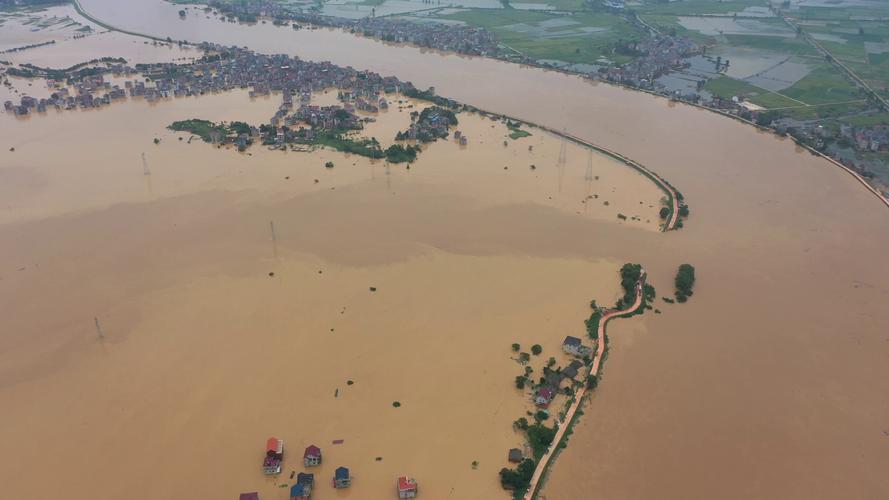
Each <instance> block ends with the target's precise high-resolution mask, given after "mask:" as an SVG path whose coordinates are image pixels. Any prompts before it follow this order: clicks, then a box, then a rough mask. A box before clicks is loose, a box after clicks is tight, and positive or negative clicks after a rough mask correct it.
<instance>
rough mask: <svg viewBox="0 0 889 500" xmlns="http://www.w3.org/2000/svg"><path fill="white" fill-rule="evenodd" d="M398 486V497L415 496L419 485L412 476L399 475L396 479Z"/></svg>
mask: <svg viewBox="0 0 889 500" xmlns="http://www.w3.org/2000/svg"><path fill="white" fill-rule="evenodd" d="M396 487H397V488H398V498H416V497H417V491H418V489H419V487H418V486H417V480H416V479H414V478H412V477H407V476H401V477H399V478H398V481H396Z"/></svg>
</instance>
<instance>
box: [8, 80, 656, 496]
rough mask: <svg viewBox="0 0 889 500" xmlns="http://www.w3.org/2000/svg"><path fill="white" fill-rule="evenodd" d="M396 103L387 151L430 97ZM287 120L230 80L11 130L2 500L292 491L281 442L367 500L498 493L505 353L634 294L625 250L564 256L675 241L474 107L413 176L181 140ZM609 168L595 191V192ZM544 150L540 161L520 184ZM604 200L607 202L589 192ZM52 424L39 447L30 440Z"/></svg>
mask: <svg viewBox="0 0 889 500" xmlns="http://www.w3.org/2000/svg"><path fill="white" fill-rule="evenodd" d="M331 93H332V92H328V93H327V94H321V95H319V96H317V97H318V99H317V100H318V102H324V101H325V100H330V99H331ZM333 94H334V96H335V93H333ZM396 101H397V98H395V97H393V98H392V103H393V104H392V107H391V109H390V110H389V111H388V112H386V113H379V114H378V115H376V116H375V118H376V121H375V122H373V123H371V124H369V125H368V127H367V130H366V134H368V135H374V136H377V137H378V138H379V139H380V141H381V142H382V143H383V144H384V145H385V144H388V143H391V138H392V137H393V136H394V134H395V132H396V131H398V130H401V129H404V128H406V126H407V124H408V123H409V112H410V111H411V110H415V109H418V107H419V106H422V105H424V104H422V103H419V102H416V101H410V102H409V101H408V100H404V103H403V106H404V107H405V109H403V110H402V111H401V112H399V110H398V105H397V102H396ZM407 105H413V106H414V108H410V109H408V108H406V106H407ZM276 107H277V101H276V99H259V100H256V102H251V100H250V99H249V98H247V96H246V94H245V93H244V92H231V93H226V94H218V95H209V96H205V97H201V98H186V99H174V100H171V101H168V102H161V103H158V104H155V105H149V104H147V103H145V102H144V101H140V100H133V101H130V102H126V103H123V104H119V105H112V106H110V107H108V108H106V109H102V110H96V111H89V112H79V111H74V112H62V113H48V114H47V116H33V117H31V118H30V119H27V120H20V119H15V118H13V117H10V116H4V117H3V118H4V121H3V122H2V126H3V129H4V131H5V132H7V134H5V137H6V138H7V139H8V140H10V141H11V142H13V143H15V144H16V145H17V151H16V153H15V154H14V155H12V154H9V153H5V154H7V155H8V156H6V157H5V158H4V162H3V164H2V166H0V178H3V179H4V180H5V181H6V182H4V183H3V185H2V186H3V187H2V190H3V191H2V194H3V198H4V200H6V201H7V204H8V205H7V207H6V210H5V211H4V212H3V213H2V216H3V218H2V219H0V220H2V223H0V242H2V244H0V263H2V265H3V271H2V273H0V276H2V279H0V304H2V306H0V318H2V319H0V322H2V323H0V324H2V326H0V330H2V331H3V332H4V335H2V336H0V352H2V353H3V354H2V355H0V401H2V405H3V407H4V408H11V409H12V410H11V411H9V412H8V413H6V414H5V416H4V422H5V423H7V424H8V425H5V426H4V428H3V429H2V430H0V443H2V444H3V448H4V450H10V451H11V453H9V454H8V455H4V458H3V464H2V465H3V467H0V471H2V472H0V477H2V478H3V482H4V484H6V488H7V491H11V492H13V493H14V494H16V495H21V496H28V497H29V498H49V497H52V496H57V495H60V494H63V493H64V494H66V495H67V496H69V497H71V498H87V497H89V496H90V495H92V496H95V495H96V494H99V495H101V496H104V497H108V498H118V497H122V496H127V495H131V491H132V490H133V489H134V488H137V489H140V490H141V492H142V493H140V495H142V494H144V496H145V498H150V497H152V498H153V497H163V498H170V499H176V498H193V497H194V488H195V485H196V484H199V485H201V486H200V489H201V494H202V495H206V496H209V497H214V498H222V497H225V496H232V495H234V494H236V493H237V492H239V491H241V490H245V491H246V490H259V491H260V492H261V493H263V494H264V495H274V494H275V493H276V492H277V491H279V489H278V487H277V485H276V483H275V481H274V480H273V479H268V478H265V477H263V476H262V475H261V473H260V471H259V463H260V459H261V456H262V450H263V449H262V447H261V446H262V444H263V442H264V441H263V440H264V439H265V438H266V437H268V435H276V436H278V437H281V438H283V439H285V441H286V442H287V449H288V452H287V453H288V458H287V460H286V462H285V472H286V470H290V469H297V470H299V469H301V467H297V465H298V461H299V452H300V450H301V449H302V448H303V447H304V446H306V445H308V444H311V443H316V444H319V445H321V446H322V448H324V452H325V457H326V464H325V466H324V467H322V468H321V469H320V470H318V471H316V472H317V473H318V474H320V476H319V477H321V478H323V477H324V476H326V475H330V474H332V470H333V468H334V467H336V466H338V465H346V466H349V467H350V468H351V469H352V471H353V474H355V476H356V478H360V480H356V483H355V484H354V486H353V489H354V490H356V491H355V492H356V493H358V492H360V493H361V494H362V495H364V496H366V497H368V498H379V497H386V496H388V495H389V494H390V493H391V492H390V489H391V482H392V478H393V477H394V476H395V475H397V474H399V473H404V472H405V471H410V473H411V474H412V475H414V476H416V477H418V478H422V479H421V482H422V484H423V488H424V497H428V498H444V497H446V496H448V495H450V494H452V492H454V493H459V494H461V495H465V496H469V497H491V496H498V495H500V494H501V493H500V491H501V490H500V486H499V483H498V480H497V475H496V472H497V470H499V468H500V461H501V459H502V457H503V453H504V450H506V449H508V448H511V447H514V446H516V445H518V444H520V442H521V438H520V436H518V435H517V434H514V433H513V432H512V431H511V429H510V426H511V422H512V421H513V420H514V419H515V418H517V417H518V416H521V415H522V414H524V412H525V409H526V407H527V403H526V402H525V401H523V400H522V399H521V398H519V397H516V394H515V389H514V388H513V384H512V379H513V378H514V376H515V374H516V373H518V372H520V371H521V366H519V365H518V364H516V362H515V361H513V360H511V359H510V355H511V353H510V351H509V346H510V344H511V343H513V342H520V343H522V344H523V345H528V346H530V345H531V344H534V343H539V344H542V345H543V346H544V347H545V351H546V352H547V353H549V354H553V353H557V352H558V351H559V342H560V341H561V338H562V337H563V336H564V334H565V332H570V331H573V330H575V328H576V326H577V325H578V324H580V322H582V320H583V314H584V310H583V304H585V303H586V302H587V301H588V298H589V296H590V295H591V294H592V295H598V296H613V295H616V293H617V283H616V280H615V273H616V269H617V267H618V266H619V261H618V260H616V257H615V256H614V255H609V254H606V253H602V252H601V251H597V252H595V253H594V254H591V253H590V252H589V248H591V246H590V245H589V244H588V243H583V240H584V239H586V238H581V239H580V240H578V242H577V244H572V247H573V250H571V251H570V252H568V253H565V248H564V247H563V244H564V243H565V242H566V241H570V240H572V239H573V237H572V236H571V235H572V234H584V233H591V234H592V233H595V234H599V235H600V236H602V237H604V235H605V234H609V233H616V232H623V231H626V232H629V233H632V234H637V233H638V234H640V235H645V234H650V235H657V234H659V233H657V221H656V220H655V219H656V217H657V209H658V199H659V197H660V195H661V193H660V191H659V190H658V189H657V188H656V187H655V186H654V185H653V184H652V183H651V181H650V180H649V179H647V178H645V177H643V176H642V175H640V174H638V173H636V172H635V171H633V170H631V169H628V168H627V167H626V166H624V165H621V164H620V163H618V162H616V161H613V160H611V159H610V158H607V157H605V156H602V155H598V154H593V155H592V156H591V155H590V153H589V152H588V151H585V150H583V149H582V148H580V147H579V146H576V145H566V146H565V147H566V150H567V152H566V161H565V162H564V163H563V164H560V163H559V161H558V157H559V151H560V149H561V148H562V140H561V139H560V138H557V137H555V136H552V135H550V134H547V133H545V132H543V131H539V130H532V131H531V132H532V134H533V135H532V136H530V137H525V138H522V139H518V140H515V141H513V140H509V141H507V146H504V145H503V140H504V137H505V136H506V134H507V133H508V130H507V129H506V127H505V125H504V124H503V123H500V122H494V121H491V120H489V119H485V118H483V117H481V116H478V115H474V114H470V113H462V114H460V115H458V116H459V119H460V124H459V127H458V128H459V129H460V130H461V132H463V133H464V134H466V135H467V136H468V137H469V145H468V146H465V147H461V146H459V145H458V144H457V143H456V142H454V141H452V140H441V141H438V142H435V143H432V144H429V145H426V146H424V151H423V152H422V153H421V154H420V157H419V159H418V161H417V162H416V163H414V164H413V165H412V167H413V168H411V169H410V170H407V169H406V167H405V165H386V164H385V163H384V162H381V161H376V162H371V161H369V160H368V159H366V158H362V157H358V156H354V155H351V156H347V155H344V154H341V153H337V152H334V151H328V150H323V149H321V150H316V151H314V152H312V153H298V152H291V151H287V152H283V151H272V150H268V149H266V148H264V147H261V146H255V147H253V148H251V149H250V150H248V152H250V153H252V156H251V155H247V154H240V153H237V152H236V151H234V150H233V149H231V148H216V147H214V146H212V145H209V144H205V143H202V142H200V141H199V140H194V141H192V143H191V144H188V143H187V141H178V140H175V139H176V137H178V136H182V135H183V134H180V133H175V132H172V131H169V130H166V129H165V127H166V125H168V124H169V123H171V122H172V121H174V120H177V119H185V118H192V117H199V118H205V119H210V120H214V121H220V120H244V121H247V122H250V123H259V122H262V121H264V120H266V119H267V117H268V116H270V115H271V114H272V113H273V112H274V109H276ZM184 136H187V134H184ZM153 137H159V138H160V139H161V142H160V144H158V145H155V144H153V142H152V138H153ZM97 145H100V146H97ZM529 145H533V148H532V149H531V150H529V148H528V146H529ZM142 152H145V153H146V159H147V162H148V165H149V170H150V175H145V174H144V173H143V168H142V163H141V153H142ZM328 160H330V161H333V162H334V163H335V164H336V168H333V169H325V168H324V167H323V165H324V163H325V162H326V161H328ZM590 161H592V167H593V169H594V171H595V173H596V175H598V176H599V177H600V180H598V181H585V180H584V179H585V173H586V169H587V166H588V164H589V162H590ZM530 162H535V163H537V164H538V165H539V166H540V168H538V169H537V170H535V171H531V170H529V169H526V168H520V169H509V170H507V171H504V170H503V165H504V164H512V165H517V166H518V165H526V164H528V163H530ZM285 177H290V179H289V180H284V179H285ZM314 179H318V180H319V182H318V183H317V184H316V183H314ZM594 187H595V189H596V190H597V191H602V196H607V197H608V198H609V199H611V200H612V204H611V206H609V207H603V206H601V205H590V206H586V204H585V203H583V202H584V201H585V196H586V193H587V192H588V191H590V190H592V189H593V188H594ZM334 188H335V189H334ZM640 201H642V202H643V203H642V204H640V203H639V202H640ZM618 211H623V212H624V213H627V214H638V215H639V216H640V218H643V220H642V221H624V222H620V221H618V219H617V218H616V213H617V212H618ZM645 219H649V220H650V222H645ZM270 221H272V222H273V223H274V237H273V234H272V229H271V225H270ZM542 227H549V228H550V229H549V230H542V229H541V228H542ZM19 269H20V270H19ZM320 271H323V273H322V272H320ZM369 284H370V285H369ZM369 286H371V287H372V289H376V293H368V287H369ZM94 317H98V318H99V320H100V321H101V328H102V331H103V337H104V338H103V339H101V340H100V339H98V338H97V332H96V325H94V323H93V318H94ZM348 380H354V381H357V383H356V384H354V385H349V384H347V381H348ZM334 394H336V396H337V397H334ZM393 401H398V402H400V403H401V406H400V407H399V408H398V409H397V410H395V409H394V408H392V402H393ZM46 408H64V409H65V411H64V415H60V414H59V413H58V412H55V411H44V410H45V409H46ZM35 435H40V436H42V439H43V442H45V443H46V447H45V448H41V449H35V448H33V447H29V445H28V443H29V442H30V439H31V438H32V437H33V436H35ZM334 439H345V443H343V444H340V445H332V444H330V443H331V442H332V440H334ZM481 443H483V444H481ZM122 449H123V450H125V453H126V457H127V458H126V460H121V457H120V454H121V450H122ZM430 450H436V452H435V453H430ZM377 456H384V457H386V459H385V461H382V462H379V463H378V462H376V461H375V459H374V458H375V457H377ZM85 458H86V459H85ZM7 459H9V461H8V462H7ZM474 461H477V462H479V464H480V465H479V466H478V467H477V468H473V467H472V465H471V464H472V462H474ZM35 462H39V463H41V467H40V468H33V467H29V466H27V464H32V463H35ZM92 468H99V469H101V470H103V471H104V472H105V475H104V479H103V480H102V481H101V482H96V481H95V478H94V477H93V476H91V475H90V474H88V473H87V470H90V469H92ZM45 470H53V471H56V472H55V473H54V477H55V478H56V480H55V481H52V482H46V481H41V480H40V477H42V474H44V472H45ZM220 471H225V474H223V475H220V474H219V472H220ZM284 477H286V476H282V478H281V480H282V482H283V478H284Z"/></svg>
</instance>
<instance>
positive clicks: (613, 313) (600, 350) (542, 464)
mask: <svg viewBox="0 0 889 500" xmlns="http://www.w3.org/2000/svg"><path fill="white" fill-rule="evenodd" d="M674 199H675V198H674ZM644 283H645V271H642V276H641V277H640V278H639V281H638V282H636V301H635V302H633V305H632V306H631V307H629V308H627V309H620V310H618V309H612V310H609V311H607V312H606V313H605V314H603V315H602V319H600V320H599V342H598V345H597V347H596V355H595V357H594V358H593V362H592V365H591V366H590V371H589V373H590V374H598V373H599V365H600V364H601V363H602V355H603V354H604V353H605V325H606V324H608V321H610V320H611V319H612V318H615V317H618V316H621V315H624V314H627V313H631V312H633V311H635V310H636V309H638V308H639V307H641V306H642V285H643V284H644ZM586 392H587V383H586V380H584V384H583V386H581V388H580V389H578V391H577V393H576V394H575V395H574V403H573V404H572V405H571V407H570V408H568V411H567V412H565V419H564V420H563V421H562V422H561V425H560V426H559V430H558V431H556V436H555V438H554V439H553V442H552V444H551V445H550V446H549V448H548V449H547V450H546V454H545V455H543V457H541V458H540V461H539V462H537V468H536V469H535V470H534V475H533V476H532V477H531V484H530V486H528V492H527V493H525V500H531V499H532V498H534V494H535V493H536V492H537V487H538V486H539V484H540V479H541V478H542V477H543V474H544V472H546V467H547V465H548V464H549V461H550V460H551V459H552V457H553V455H554V454H555V453H556V450H558V449H559V443H561V442H562V438H563V437H564V436H565V432H566V431H567V430H568V427H570V425H569V423H570V422H571V419H573V418H574V415H575V414H576V413H577V409H578V408H580V405H581V403H582V402H583V397H584V396H585V395H586Z"/></svg>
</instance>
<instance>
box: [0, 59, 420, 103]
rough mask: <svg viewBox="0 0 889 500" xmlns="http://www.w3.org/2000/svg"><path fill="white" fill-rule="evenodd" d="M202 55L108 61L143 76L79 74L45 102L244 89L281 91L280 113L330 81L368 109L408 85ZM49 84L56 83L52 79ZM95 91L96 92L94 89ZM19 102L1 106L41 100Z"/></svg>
mask: <svg viewBox="0 0 889 500" xmlns="http://www.w3.org/2000/svg"><path fill="white" fill-rule="evenodd" d="M201 48H202V49H203V50H204V51H206V53H207V54H208V56H205V57H204V58H202V59H201V60H198V61H196V62H194V63H190V64H173V63H156V64H139V65H136V67H135V68H131V67H125V66H122V65H119V66H120V67H109V68H107V70H106V72H107V73H123V74H128V73H134V72H139V73H141V74H142V75H144V77H145V80H144V81H143V80H127V81H126V82H125V83H124V85H125V87H124V88H120V87H119V86H116V85H111V84H110V83H109V82H106V81H104V79H103V76H102V75H101V74H100V75H93V76H89V77H84V78H83V80H82V81H81V82H78V83H77V84H76V85H75V88H74V89H73V91H69V90H68V88H67V87H62V88H58V90H57V92H55V93H54V94H53V96H52V97H50V98H49V99H45V100H43V102H44V104H43V106H41V108H44V109H45V107H46V106H56V107H58V108H59V109H73V108H75V107H96V106H100V105H104V104H110V103H111V102H112V101H113V100H115V99H121V98H123V97H125V96H126V95H127V94H128V95H130V96H140V97H144V98H145V99H147V100H149V101H154V100H159V99H165V98H170V97H185V96H195V95H202V94H206V93H215V92H223V91H227V90H233V89H249V90H250V95H251V96H252V97H257V96H263V95H268V94H270V93H271V92H281V93H283V95H284V96H285V98H284V102H283V103H282V105H281V109H280V110H279V112H280V113H281V115H279V117H280V116H283V114H286V112H287V110H288V109H289V108H291V107H292V102H293V101H292V99H293V97H292V96H295V95H299V96H300V101H301V102H305V100H307V99H308V98H309V96H310V95H311V93H312V92H313V91H319V90H323V89H326V88H331V87H335V88H338V89H340V90H342V91H343V92H344V95H348V96H349V97H348V99H349V100H351V101H353V104H350V106H354V107H355V108H356V109H361V110H367V111H373V110H377V109H379V108H380V107H384V106H387V104H386V103H385V99H384V98H383V97H382V94H384V93H393V92H398V91H404V90H407V89H413V90H416V89H414V88H413V86H412V85H411V84H410V83H409V82H402V81H400V80H399V79H397V78H395V77H392V76H388V77H383V76H380V75H379V74H377V73H373V72H370V71H358V70H356V69H354V68H350V67H349V68H345V67H341V66H336V65H334V64H332V63H330V62H322V63H315V62H308V61H303V60H301V59H298V58H295V57H290V56H286V55H263V54H257V53H255V52H252V51H249V50H245V49H239V48H236V47H229V48H227V47H222V46H219V45H213V44H202V45H201ZM53 85H56V84H55V83H54V82H53ZM99 94H101V95H99ZM22 99H23V101H24V102H22V103H19V104H15V103H12V102H7V103H6V105H5V107H6V109H7V111H11V112H17V113H27V112H30V111H32V110H38V111H39V109H38V105H39V104H40V102H41V100H35V99H34V98H31V97H27V96H26V97H23V98H22Z"/></svg>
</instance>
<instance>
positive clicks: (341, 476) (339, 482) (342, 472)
mask: <svg viewBox="0 0 889 500" xmlns="http://www.w3.org/2000/svg"><path fill="white" fill-rule="evenodd" d="M349 486H352V476H350V475H349V469H347V468H345V467H337V468H336V470H335V471H334V472H333V487H334V488H338V489H339V488H348V487H349Z"/></svg>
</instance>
